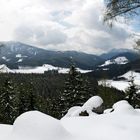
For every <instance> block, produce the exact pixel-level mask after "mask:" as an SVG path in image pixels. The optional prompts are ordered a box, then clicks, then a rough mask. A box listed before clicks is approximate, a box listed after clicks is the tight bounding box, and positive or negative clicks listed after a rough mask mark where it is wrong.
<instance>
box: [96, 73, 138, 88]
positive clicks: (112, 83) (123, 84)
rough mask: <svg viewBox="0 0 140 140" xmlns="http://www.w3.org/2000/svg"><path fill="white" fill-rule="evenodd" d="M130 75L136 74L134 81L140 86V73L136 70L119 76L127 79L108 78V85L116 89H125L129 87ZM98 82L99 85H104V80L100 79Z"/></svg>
mask: <svg viewBox="0 0 140 140" xmlns="http://www.w3.org/2000/svg"><path fill="white" fill-rule="evenodd" d="M130 76H134V83H135V84H136V85H138V86H140V73H138V72H134V71H128V72H127V73H125V74H124V75H122V76H119V78H125V79H126V80H119V81H114V80H106V85H107V86H108V87H114V88H116V89H119V90H122V91H125V90H126V89H127V88H128V87H129V79H130ZM98 83H99V85H103V82H102V81H99V82H98Z"/></svg>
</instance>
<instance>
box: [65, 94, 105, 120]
mask: <svg viewBox="0 0 140 140" xmlns="http://www.w3.org/2000/svg"><path fill="white" fill-rule="evenodd" d="M102 104H103V100H102V98H101V97H99V96H93V97H91V98H90V99H89V100H88V101H87V102H85V103H84V105H83V106H81V107H80V106H75V107H72V108H70V109H69V110H68V112H67V114H66V115H65V117H77V116H91V115H96V114H101V113H102V112H103V110H102Z"/></svg>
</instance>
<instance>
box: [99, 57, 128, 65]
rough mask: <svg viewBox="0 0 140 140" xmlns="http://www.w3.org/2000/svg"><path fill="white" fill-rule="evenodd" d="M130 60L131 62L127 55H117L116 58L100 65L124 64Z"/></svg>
mask: <svg viewBox="0 0 140 140" xmlns="http://www.w3.org/2000/svg"><path fill="white" fill-rule="evenodd" d="M128 62H129V60H128V59H127V58H126V57H117V58H115V59H111V60H107V61H105V63H104V64H102V65H100V66H101V67H104V66H108V65H111V64H118V65H123V64H127V63H128Z"/></svg>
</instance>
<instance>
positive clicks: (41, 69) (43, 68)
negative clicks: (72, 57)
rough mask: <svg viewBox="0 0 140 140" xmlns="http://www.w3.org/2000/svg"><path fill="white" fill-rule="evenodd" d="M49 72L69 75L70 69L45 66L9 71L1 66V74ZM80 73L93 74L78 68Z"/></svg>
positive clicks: (20, 60) (4, 66)
mask: <svg viewBox="0 0 140 140" xmlns="http://www.w3.org/2000/svg"><path fill="white" fill-rule="evenodd" d="M18 62H22V59H19V60H18ZM49 70H58V72H59V73H68V72H69V69H68V68H60V67H54V66H52V65H48V64H44V65H43V66H38V67H19V69H13V70H11V69H9V68H8V67H7V66H6V65H4V64H3V65H0V72H1V73H44V72H45V71H49ZM77 70H78V71H80V72H81V73H87V72H91V70H82V69H79V68H77Z"/></svg>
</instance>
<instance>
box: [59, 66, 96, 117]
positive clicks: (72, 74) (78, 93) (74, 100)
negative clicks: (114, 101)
mask: <svg viewBox="0 0 140 140" xmlns="http://www.w3.org/2000/svg"><path fill="white" fill-rule="evenodd" d="M92 96H93V93H91V89H90V87H89V82H88V81H87V79H84V78H83V77H82V75H81V73H80V72H78V71H77V70H76V68H75V66H74V65H72V66H71V68H70V71H69V76H68V79H67V80H66V82H65V89H64V91H63V92H62V93H61V96H60V106H61V109H62V116H64V115H65V114H66V113H67V111H68V109H69V108H70V107H73V106H81V105H83V104H84V103H85V102H86V101H87V100H88V99H89V98H90V97H92Z"/></svg>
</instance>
